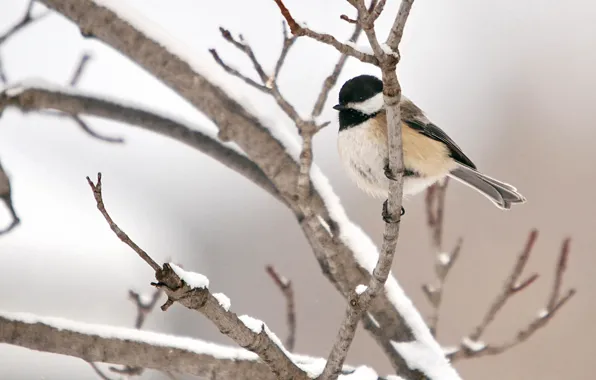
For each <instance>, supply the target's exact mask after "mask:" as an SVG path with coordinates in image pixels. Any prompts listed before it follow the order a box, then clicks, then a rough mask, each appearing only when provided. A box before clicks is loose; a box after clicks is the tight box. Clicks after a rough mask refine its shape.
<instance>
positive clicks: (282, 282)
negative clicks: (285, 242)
mask: <svg viewBox="0 0 596 380" xmlns="http://www.w3.org/2000/svg"><path fill="white" fill-rule="evenodd" d="M266 270H267V273H268V274H269V276H270V277H271V279H272V280H273V282H275V285H277V287H278V289H279V290H280V291H281V293H282V294H283V295H284V298H285V299H286V321H287V324H288V337H287V338H286V344H285V346H286V349H287V350H288V351H290V352H292V351H294V347H295V346H296V304H295V301H294V288H293V287H292V282H291V281H290V280H288V279H287V278H285V277H283V276H282V275H280V274H279V272H277V271H276V270H275V268H274V267H272V266H271V265H268V266H267V267H266Z"/></svg>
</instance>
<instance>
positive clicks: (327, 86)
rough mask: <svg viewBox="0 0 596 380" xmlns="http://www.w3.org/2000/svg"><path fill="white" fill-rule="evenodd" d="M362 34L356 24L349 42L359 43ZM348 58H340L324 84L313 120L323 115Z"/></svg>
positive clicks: (371, 5) (371, 6) (312, 113)
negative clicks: (326, 103)
mask: <svg viewBox="0 0 596 380" xmlns="http://www.w3.org/2000/svg"><path fill="white" fill-rule="evenodd" d="M376 4H377V0H372V1H371V3H370V6H369V10H370V9H374V8H375V6H376ZM361 33H362V26H360V24H358V23H356V25H355V26H354V32H352V35H351V36H350V38H349V39H348V41H350V42H354V43H355V42H356V41H358V37H360V34H361ZM348 57H349V55H347V54H342V55H341V57H339V60H338V61H337V63H336V64H335V67H334V68H333V71H332V72H331V74H329V76H328V77H327V78H326V79H325V81H324V82H323V88H321V92H320V93H319V96H318V97H317V101H316V102H315V105H314V106H313V109H312V112H311V117H312V118H315V117H317V116H319V115H320V114H321V112H323V107H324V106H325V102H326V101H327V97H328V96H329V92H330V91H331V89H332V88H333V87H334V86H335V84H336V83H337V80H338V79H339V74H341V71H342V70H343V68H344V65H345V64H346V61H347V60H348Z"/></svg>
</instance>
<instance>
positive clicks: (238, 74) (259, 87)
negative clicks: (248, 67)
mask: <svg viewBox="0 0 596 380" xmlns="http://www.w3.org/2000/svg"><path fill="white" fill-rule="evenodd" d="M209 52H210V53H211V55H212V56H213V59H214V60H215V62H217V64H219V65H220V66H221V67H222V68H223V69H224V70H225V71H226V72H227V73H228V74H230V75H233V76H235V77H236V78H239V79H242V80H243V81H244V83H246V84H248V85H249V86H252V87H254V88H256V89H257V90H261V91H263V92H265V93H271V88H269V87H267V86H264V85H262V84H259V83H257V82H256V81H254V80H253V79H251V78H249V77H247V76H246V75H244V74H242V73H241V72H240V71H238V70H236V69H235V68H233V67H231V66H229V65H228V64H227V63H225V62H224V61H223V60H222V59H221V57H220V56H219V54H218V53H217V50H215V49H209Z"/></svg>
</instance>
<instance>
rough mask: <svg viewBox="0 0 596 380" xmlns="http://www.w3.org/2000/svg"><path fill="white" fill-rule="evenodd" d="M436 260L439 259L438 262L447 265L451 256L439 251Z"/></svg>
mask: <svg viewBox="0 0 596 380" xmlns="http://www.w3.org/2000/svg"><path fill="white" fill-rule="evenodd" d="M437 260H439V263H441V265H443V266H447V265H449V263H450V262H451V256H450V255H449V254H448V253H445V252H443V253H439V255H438V256H437Z"/></svg>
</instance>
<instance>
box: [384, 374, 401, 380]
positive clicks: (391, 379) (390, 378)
mask: <svg viewBox="0 0 596 380" xmlns="http://www.w3.org/2000/svg"><path fill="white" fill-rule="evenodd" d="M385 380H406V379H404V378H403V377H401V376H397V375H389V376H385Z"/></svg>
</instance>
